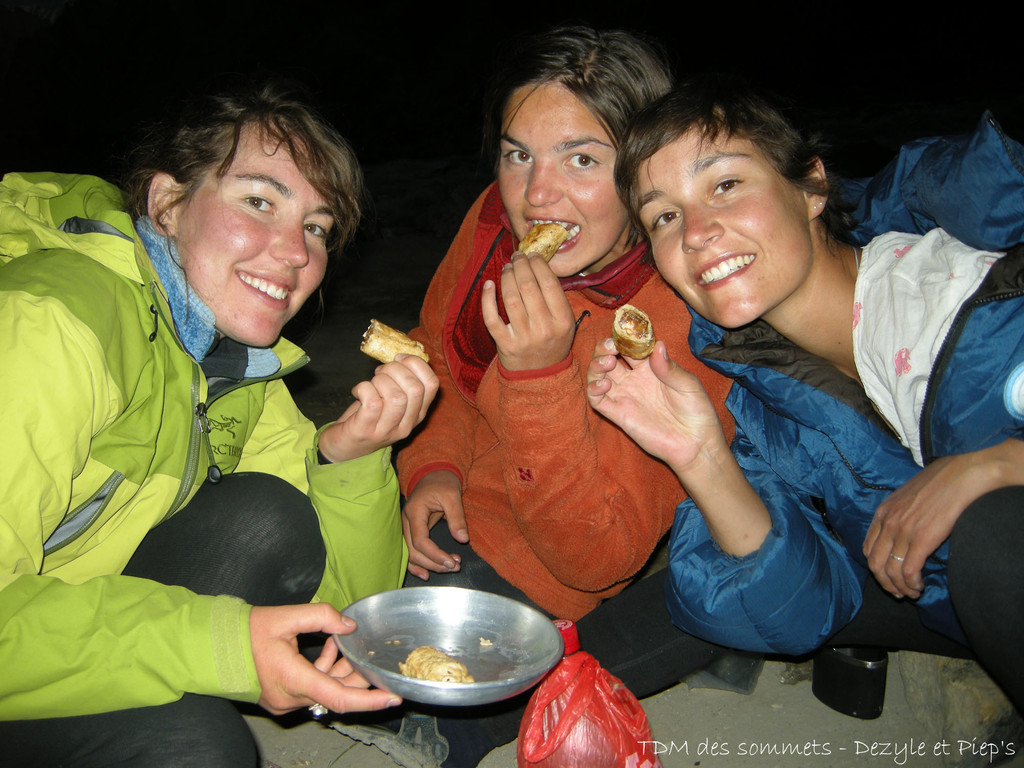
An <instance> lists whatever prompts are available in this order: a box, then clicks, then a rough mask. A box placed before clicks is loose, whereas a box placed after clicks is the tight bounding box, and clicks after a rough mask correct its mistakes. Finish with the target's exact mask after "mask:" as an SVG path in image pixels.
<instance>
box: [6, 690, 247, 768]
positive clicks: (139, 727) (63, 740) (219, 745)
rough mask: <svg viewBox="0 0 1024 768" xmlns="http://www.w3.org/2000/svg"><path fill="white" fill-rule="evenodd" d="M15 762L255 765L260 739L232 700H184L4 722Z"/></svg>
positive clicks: (94, 767) (128, 767)
mask: <svg viewBox="0 0 1024 768" xmlns="http://www.w3.org/2000/svg"><path fill="white" fill-rule="evenodd" d="M0 743H3V744H4V745H5V746H4V759H5V760H10V763H11V765H73V766H76V768H177V766H182V765H188V766H194V767H195V768H255V766H256V765H257V761H258V756H257V750H256V742H255V740H254V739H253V736H252V733H251V731H250V730H249V727H248V725H247V724H246V722H245V720H244V719H243V718H242V716H241V714H239V712H238V710H237V709H236V707H235V706H234V704H233V703H232V702H230V701H228V700H226V699H216V698H211V697H208V696H197V695H195V694H186V695H185V696H184V697H183V698H181V699H180V700H179V701H176V702H173V703H170V704H164V705H161V706H155V707H142V708H139V709H130V710H124V711H120V712H107V713H104V714H99V715H80V716H78V717H62V718H56V719H52V720H29V721H21V722H7V723H0Z"/></svg>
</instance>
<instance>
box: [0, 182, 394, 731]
mask: <svg viewBox="0 0 1024 768" xmlns="http://www.w3.org/2000/svg"><path fill="white" fill-rule="evenodd" d="M274 351H275V352H276V353H277V355H278V357H279V358H280V360H281V362H282V366H281V370H280V371H279V372H278V373H277V374H276V375H275V376H274V377H272V378H271V379H270V380H248V381H245V382H243V383H241V384H239V385H237V386H235V387H234V388H233V389H229V390H227V391H224V392H219V393H218V394H216V396H213V397H211V396H209V395H208V389H207V381H206V379H205V377H204V376H203V374H202V371H201V370H200V368H199V366H198V364H197V363H196V362H195V360H194V359H193V358H192V357H191V356H190V355H189V354H188V353H187V352H185V350H184V348H183V347H182V345H181V343H180V340H179V339H178V337H177V335H176V333H175V331H174V324H173V322H172V321H171V317H170V311H169V307H168V304H167V299H166V294H165V292H164V290H163V288H162V286H161V285H160V283H159V280H158V279H157V277H156V273H155V271H154V268H153V266H152V264H151V263H150V260H149V258H148V256H147V255H146V252H145V250H144V248H143V246H142V245H141V243H140V241H139V239H138V237H137V236H136V234H135V231H134V229H133V226H132V222H131V220H130V218H129V216H128V214H127V213H125V212H124V211H123V206H122V200H121V195H120V193H119V192H118V190H117V189H116V188H114V187H112V186H110V185H109V184H107V183H105V182H103V181H101V180H99V179H96V178H93V177H86V176H59V175H53V174H33V175H19V174H9V175H7V176H6V177H4V179H3V180H2V182H0V424H2V425H3V428H2V441H0V719H3V720H11V719H32V718H42V717H59V716H65V715H74V714H86V713H95V712H105V711H111V710H117V709H123V708H128V707H136V706H146V705H154V704H161V703H166V702H170V701H174V700H176V699H178V698H180V697H181V695H182V694H183V693H185V692H192V693H200V694H210V695H215V696H223V697H226V698H231V699H237V700H244V701H256V700H257V699H258V698H259V694H260V687H259V683H258V680H257V677H256V672H255V667H254V664H253V659H252V654H251V651H250V642H249V610H250V607H249V606H247V605H246V604H244V603H243V602H242V601H240V600H238V599H236V598H233V597H226V596H220V597H209V596H201V595H196V594H193V593H192V592H190V591H188V590H186V589H183V588H179V587H168V586H164V585H161V584H156V583H153V582H150V581H147V580H143V579H135V578H131V577H127V576H122V575H120V573H121V570H122V569H123V568H124V566H125V564H126V563H127V561H128V559H129V558H130V556H131V555H132V553H133V552H134V550H135V548H136V546H137V545H138V543H139V542H140V541H141V540H142V538H143V537H144V536H145V535H146V533H147V532H148V531H149V530H150V529H151V528H153V527H154V526H155V525H157V524H158V523H159V522H160V521H161V520H164V519H165V518H167V517H168V516H170V515H173V514H174V513H175V512H176V511H177V510H178V509H180V508H181V507H182V506H183V505H184V504H185V503H186V502H187V501H188V500H189V499H190V498H191V497H192V495H193V494H194V493H195V491H196V490H197V489H198V487H199V485H200V484H201V483H202V481H203V479H205V477H206V471H207V469H208V467H209V466H210V464H211V458H214V459H215V461H216V463H217V465H218V466H219V467H220V469H221V471H223V472H225V473H227V472H241V471H253V472H266V473H270V474H273V475H276V476H278V477H281V478H283V479H284V480H287V481H288V482H289V483H291V484H293V485H294V486H296V487H297V488H299V489H301V490H303V491H304V492H306V493H308V494H309V496H310V498H311V499H312V501H313V504H314V506H315V507H316V509H317V513H318V515H319V517H320V527H321V530H322V532H323V535H324V540H325V542H326V544H327V568H326V571H325V575H324V579H323V582H322V584H321V586H320V589H319V591H318V593H317V596H316V598H315V599H316V600H323V601H327V602H330V603H332V604H333V605H335V606H337V607H339V608H341V607H344V606H345V605H347V604H348V603H350V602H352V601H353V600H356V599H358V598H360V597H363V596H365V595H367V594H372V593H374V592H378V591H381V590H385V589H394V588H397V587H398V586H400V585H401V582H402V577H403V574H404V572H405V566H406V560H407V551H406V549H405V545H404V542H403V540H402V535H401V524H400V518H399V506H398V486H397V483H396V481H395V477H394V472H393V470H392V467H391V454H390V448H388V449H384V450H381V451H378V452H376V453H373V454H371V455H369V456H364V457H362V458H359V459H355V460H353V461H349V462H344V463H342V464H334V465H323V466H322V465H320V464H319V463H318V461H317V451H316V437H317V432H316V429H315V427H314V426H313V424H312V423H311V422H309V421H308V420H307V419H306V418H305V417H303V416H302V414H301V413H300V412H299V410H298V408H297V407H296V405H295V403H294V402H293V400H292V398H291V396H290V394H289V393H288V390H287V388H286V387H285V385H284V383H283V381H282V380H281V377H282V376H284V375H285V374H287V373H289V372H290V371H293V370H295V369H296V368H298V367H300V366H302V365H304V364H305V363H306V362H307V361H308V359H307V358H306V357H305V355H304V354H303V353H302V351H301V350H300V349H298V348H297V347H295V346H293V345H292V344H290V343H289V342H287V341H285V340H283V339H282V340H280V341H279V342H278V343H277V344H276V345H275V347H274Z"/></svg>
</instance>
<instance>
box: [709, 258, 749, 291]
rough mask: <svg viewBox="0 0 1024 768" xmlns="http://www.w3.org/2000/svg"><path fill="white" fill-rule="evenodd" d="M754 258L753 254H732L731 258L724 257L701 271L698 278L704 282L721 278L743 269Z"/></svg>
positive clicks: (711, 281)
mask: <svg viewBox="0 0 1024 768" xmlns="http://www.w3.org/2000/svg"><path fill="white" fill-rule="evenodd" d="M753 260H754V255H753V254H750V253H748V254H746V255H744V256H733V257H732V258H731V259H726V260H725V261H723V262H722V263H720V264H716V265H715V266H713V267H712V268H711V269H709V270H707V271H706V272H702V273H701V276H700V279H701V280H703V281H704V284H705V285H707V284H708V283H713V282H715V281H716V280H721V279H722V278H723V277H728V276H729V275H731V274H732V273H733V272H736V271H737V270H740V269H743V267H745V266H747V265H748V264H750V263H751V262H752V261H753Z"/></svg>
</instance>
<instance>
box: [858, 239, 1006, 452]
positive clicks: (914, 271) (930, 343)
mask: <svg viewBox="0 0 1024 768" xmlns="http://www.w3.org/2000/svg"><path fill="white" fill-rule="evenodd" d="M1002 256H1003V254H1001V253H993V252H989V251H978V250H975V249H973V248H971V247H969V246H967V245H964V244H963V243H961V242H960V241H959V240H957V239H956V238H954V237H952V236H951V235H949V234H948V233H946V232H944V231H943V230H941V229H933V230H932V231H930V232H929V233H928V234H926V235H923V236H921V235H909V234H905V233H902V232H889V233H887V234H885V235H881V236H880V237H877V238H875V239H874V240H872V241H871V242H870V243H868V245H867V246H865V247H864V250H863V254H862V256H861V262H860V270H859V272H858V275H857V286H856V289H855V291H854V304H853V354H854V360H855V361H856V364H857V374H858V375H859V376H860V379H861V382H862V383H863V385H864V389H865V391H866V392H867V395H868V397H869V398H871V401H872V402H873V403H874V404H875V407H876V408H877V409H878V411H879V413H881V414H882V416H883V417H885V419H886V420H887V421H888V422H889V424H890V425H891V426H892V428H893V429H894V430H895V431H896V432H897V434H898V435H899V437H900V440H901V441H902V442H903V445H905V446H906V447H907V448H908V449H909V450H910V452H911V453H912V454H913V456H914V460H915V461H916V462H917V463H918V464H920V465H922V466H923V459H922V457H921V437H920V426H919V425H920V418H921V410H922V408H923V406H924V398H925V395H926V392H927V386H928V377H929V375H930V373H931V370H932V366H933V365H934V363H935V358H936V355H938V353H939V350H940V349H941V347H942V343H943V341H945V338H946V334H947V332H948V331H949V328H950V326H951V325H952V323H953V320H954V318H955V317H956V313H957V311H958V310H959V308H960V305H961V304H963V303H964V301H965V300H967V299H968V298H969V297H970V296H971V294H973V293H974V291H975V290H976V289H977V288H978V286H979V285H980V284H981V281H982V280H983V279H984V277H985V275H986V274H987V272H988V270H989V268H990V267H991V266H992V264H994V263H995V261H996V260H997V259H999V258H1001V257H1002Z"/></svg>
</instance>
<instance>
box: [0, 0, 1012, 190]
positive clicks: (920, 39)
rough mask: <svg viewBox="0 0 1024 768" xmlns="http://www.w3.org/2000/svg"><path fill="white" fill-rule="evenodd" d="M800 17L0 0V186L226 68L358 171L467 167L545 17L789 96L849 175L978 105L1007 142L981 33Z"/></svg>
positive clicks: (908, 21) (949, 18)
mask: <svg viewBox="0 0 1024 768" xmlns="http://www.w3.org/2000/svg"><path fill="white" fill-rule="evenodd" d="M48 5H49V6H51V7H50V8H49V10H47V7H48ZM630 5H632V6H634V7H635V8H637V10H635V11H628V10H626V8H627V7H628V6H630ZM659 5H661V4H659ZM802 5H803V4H800V5H797V4H793V5H792V6H790V7H784V6H783V5H782V4H774V3H773V4H772V6H771V8H770V9H767V8H766V9H763V10H760V11H753V12H751V11H740V10H739V9H738V8H737V7H735V6H733V5H732V4H713V3H691V4H683V3H678V4H675V5H668V6H666V8H668V10H666V9H651V8H649V7H648V4H638V3H632V4H630V3H618V4H616V5H615V9H614V10H603V9H606V8H607V7H608V4H606V3H605V4H600V3H571V2H561V3H553V2H545V3H531V2H516V3H511V4H488V5H487V6H482V5H481V6H480V7H476V8H475V9H470V10H462V11H458V12H447V13H443V12H441V11H439V10H437V8H436V6H435V5H434V4H430V6H428V5H426V4H413V3H401V2H389V0H381V1H380V2H359V3H355V2H335V3H328V2H307V0H291V2H274V3H271V2H265V0H248V1H247V2H239V1H237V0H225V1H220V0H205V2H196V1H195V0H175V1H174V2H169V3H146V2H123V1H118V0H66V2H61V1H60V0H39V2H38V3H37V4H36V5H35V6H33V5H32V4H31V2H30V0H0V72H2V76H3V80H2V82H3V101H2V103H3V105H4V106H3V111H2V122H0V171H4V172H6V171H9V170H61V171H74V172H90V173H96V174H99V175H110V174H112V173H114V172H116V170H117V169H118V167H119V166H118V161H119V159H120V157H121V155H122V153H123V151H124V148H125V146H126V145H127V144H128V143H129V142H130V141H131V139H132V136H133V135H134V132H135V131H136V129H137V127H138V125H139V123H140V121H141V120H145V119H149V118H152V117H153V116H156V115H158V114H159V113H160V111H161V109H163V108H165V107H166V106H167V105H173V104H174V103H175V102H176V99H177V98H178V97H180V96H182V95H186V94H188V93H190V92H193V91H201V90H204V89H206V88H208V87H209V86H210V85H211V84H215V83H217V82H218V78H219V77H220V76H221V75H222V74H223V73H230V74H233V75H238V74H242V75H249V74H258V73H260V72H275V73H280V74H284V75H287V76H291V77H294V78H297V79H300V80H302V81H304V82H305V83H306V84H307V85H308V86H309V87H310V88H311V89H312V91H313V92H314V94H315V96H316V98H317V99H319V102H320V103H319V105H320V107H321V108H322V109H323V110H324V111H325V112H326V113H327V115H328V117H329V118H331V119H332V120H333V121H334V122H335V124H336V125H337V126H338V127H339V129H340V130H341V132H342V133H343V134H344V135H345V136H346V137H347V138H349V140H350V141H352V142H353V144H354V145H355V147H356V150H357V152H358V154H359V156H360V158H361V160H362V162H363V163H364V164H365V165H367V166H370V165H374V164H378V163H384V162H390V161H394V160H397V159H412V160H417V161H419V160H424V159H428V158H444V157H459V156H461V157H471V156H473V155H475V154H476V153H477V152H478V148H479V135H480V123H481V119H480V97H481V93H482V85H483V82H484V80H485V78H486V75H487V74H488V73H489V72H490V71H491V69H492V64H493V62H494V61H495V60H496V56H497V49H498V48H499V47H500V45H501V43H502V42H503V41H504V40H505V39H506V38H508V37H509V36H511V35H513V34H515V33H517V32H518V31H520V30H526V29H535V28H538V27H541V26H545V25H546V24H548V23H552V22H560V21H586V22H590V23H591V24H593V25H595V26H599V27H609V26H615V27H624V28H628V29H633V30H636V31H640V32H644V33H647V34H651V35H653V36H655V37H657V38H658V39H660V40H661V41H662V42H663V43H664V45H665V46H666V48H667V49H668V50H669V52H670V54H671V56H672V58H673V60H674V64H675V68H676V72H677V74H685V73H686V72H691V71H697V70H712V69H718V70H723V69H724V70H732V71H739V72H741V73H744V74H745V75H746V76H748V77H749V78H750V79H752V80H754V81H756V82H759V83H763V84H765V85H769V86H771V87H775V88H778V89H781V90H783V91H786V92H788V93H790V94H792V95H793V96H795V97H796V98H797V99H798V100H799V101H800V103H802V104H803V105H804V106H807V107H809V108H811V109H814V110H819V111H820V114H821V116H822V118H823V124H824V125H825V127H826V128H828V129H830V130H834V132H835V134H836V136H837V139H839V140H842V141H843V142H844V144H846V145H847V146H849V147H851V149H852V150H853V151H851V152H847V153H846V155H845V156H844V162H847V161H846V160H845V157H846V156H848V157H849V158H851V159H850V160H849V161H848V162H849V163H850V164H851V165H850V168H849V169H845V168H844V169H841V170H844V171H845V172H847V173H851V174H854V175H867V174H869V173H872V172H873V171H874V170H876V168H877V164H878V163H879V162H881V160H882V159H883V158H884V157H887V156H888V155H890V154H891V152H892V150H894V149H895V148H896V147H897V146H898V145H899V144H900V143H902V142H903V141H905V140H907V139H910V138H914V137H916V136H919V135H924V134H930V133H945V132H964V131H968V130H970V129H971V128H972V127H973V124H974V123H975V122H976V120H977V118H978V117H979V116H980V114H981V112H982V110H983V109H984V108H986V107H989V108H991V109H993V110H994V112H995V114H996V117H997V118H998V119H999V120H1000V121H1001V122H1002V123H1003V125H1004V127H1005V128H1007V130H1008V131H1009V132H1010V133H1011V135H1014V136H1016V137H1018V138H1020V137H1021V134H1022V132H1021V130H1020V128H1021V126H1022V124H1024V99H1022V97H1021V87H1020V75H1021V72H1022V70H1024V67H1022V66H1021V64H1020V58H1019V55H1017V54H1015V53H1014V51H1013V48H1012V45H1013V44H1012V42H1010V41H1011V36H1010V35H1009V34H1004V31H1003V28H1001V27H1000V21H999V19H998V18H994V17H990V18H987V19H972V18H971V17H970V16H968V15H964V14H963V13H960V14H956V15H953V14H943V15H942V16H941V18H934V17H930V18H926V20H922V19H920V18H916V17H915V14H912V13H911V12H909V11H899V10H894V9H895V8H896V7H897V6H898V5H900V4H898V3H890V4H889V6H888V10H886V11H884V12H881V11H878V10H872V9H871V8H870V7H869V6H867V5H866V4H863V3H857V4H854V3H849V4H838V3H831V4H829V3H818V4H815V5H813V6H810V4H807V5H808V6H810V7H811V8H814V9H816V11H814V12H811V11H809V10H806V9H805V8H804V7H801V6H802ZM688 6H689V7H692V8H693V10H691V11H687V10H685V9H686V8H687V7H688ZM960 7H961V8H966V7H967V6H965V5H961V6H960ZM883 8H885V6H883ZM677 9H683V10H677ZM741 17H746V18H745V19H744V18H741ZM410 181H414V180H412V179H410ZM415 181H418V180H415Z"/></svg>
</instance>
